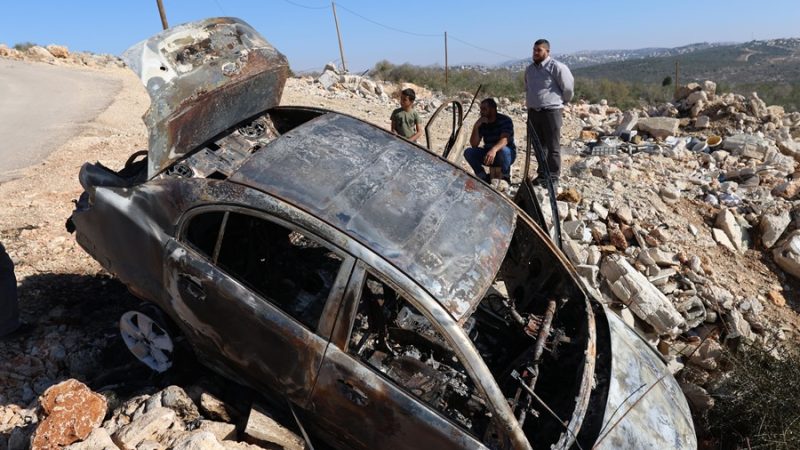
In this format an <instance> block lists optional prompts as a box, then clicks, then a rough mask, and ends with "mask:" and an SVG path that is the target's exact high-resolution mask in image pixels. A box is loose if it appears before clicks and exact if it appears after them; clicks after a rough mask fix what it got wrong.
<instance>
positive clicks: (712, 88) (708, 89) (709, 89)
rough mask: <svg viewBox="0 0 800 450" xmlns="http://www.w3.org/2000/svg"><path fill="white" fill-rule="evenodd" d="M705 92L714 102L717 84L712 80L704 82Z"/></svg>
mask: <svg viewBox="0 0 800 450" xmlns="http://www.w3.org/2000/svg"><path fill="white" fill-rule="evenodd" d="M703 91H705V93H706V96H707V97H708V98H709V99H710V100H713V99H714V97H715V96H716V93H717V83H714V82H713V81H710V80H706V81H703Z"/></svg>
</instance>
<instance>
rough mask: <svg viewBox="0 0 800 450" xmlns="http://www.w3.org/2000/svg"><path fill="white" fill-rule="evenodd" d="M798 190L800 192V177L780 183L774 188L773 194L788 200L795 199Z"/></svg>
mask: <svg viewBox="0 0 800 450" xmlns="http://www.w3.org/2000/svg"><path fill="white" fill-rule="evenodd" d="M798 192H800V179H797V180H792V181H786V182H784V183H780V184H778V185H776V186H775V187H774V188H773V189H772V195H774V196H776V197H781V198H785V199H786V200H793V199H794V198H795V197H797V194H798Z"/></svg>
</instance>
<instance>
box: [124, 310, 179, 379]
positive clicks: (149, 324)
mask: <svg viewBox="0 0 800 450" xmlns="http://www.w3.org/2000/svg"><path fill="white" fill-rule="evenodd" d="M119 331H120V335H122V340H123V341H124V342H125V345H126V346H127V347H128V350H130V352H131V353H133V356H135V357H136V359H138V360H139V361H141V362H142V363H144V364H145V365H146V366H147V367H149V368H151V369H153V370H155V371H156V372H159V373H160V372H164V371H166V370H167V369H169V368H170V367H172V350H173V345H172V338H170V336H169V333H167V331H166V330H164V328H162V327H161V325H159V324H158V323H157V322H156V321H155V320H153V319H152V318H150V316H148V315H147V314H144V313H142V312H139V311H128V312H126V313H125V314H123V315H122V317H121V318H120V319H119Z"/></svg>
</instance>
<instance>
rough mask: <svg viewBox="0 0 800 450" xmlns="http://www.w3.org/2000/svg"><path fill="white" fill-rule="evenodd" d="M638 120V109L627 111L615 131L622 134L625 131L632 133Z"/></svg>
mask: <svg viewBox="0 0 800 450" xmlns="http://www.w3.org/2000/svg"><path fill="white" fill-rule="evenodd" d="M638 121H639V114H638V113H637V112H636V111H625V114H624V115H623V116H622V120H621V121H620V123H619V125H618V126H617V129H616V130H615V131H614V134H615V135H617V136H620V135H622V134H625V133H630V132H631V131H633V129H634V128H636V124H637V122H638Z"/></svg>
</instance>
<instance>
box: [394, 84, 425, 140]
mask: <svg viewBox="0 0 800 450" xmlns="http://www.w3.org/2000/svg"><path fill="white" fill-rule="evenodd" d="M416 98H417V94H416V92H414V90H413V89H403V90H402V91H401V92H400V107H399V108H397V109H395V110H394V111H392V117H391V121H392V133H394V134H398V135H400V136H403V137H404V138H406V139H408V140H409V141H411V142H417V139H419V137H420V136H422V126H421V125H420V123H421V122H422V120H421V119H420V117H419V113H417V112H416V111H414V100H415V99H416Z"/></svg>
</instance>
